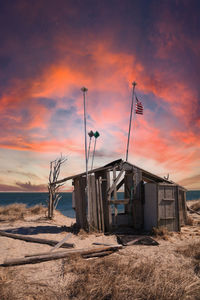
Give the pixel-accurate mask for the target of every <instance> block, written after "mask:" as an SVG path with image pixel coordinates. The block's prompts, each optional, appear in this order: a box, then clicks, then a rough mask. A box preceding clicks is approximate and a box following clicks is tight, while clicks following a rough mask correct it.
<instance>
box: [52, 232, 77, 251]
mask: <svg viewBox="0 0 200 300" xmlns="http://www.w3.org/2000/svg"><path fill="white" fill-rule="evenodd" d="M71 236H72V234H71V232H70V233H68V234H67V235H66V237H64V239H63V240H61V241H60V242H59V243H57V244H56V245H55V246H54V247H53V248H52V249H51V250H50V252H52V251H54V250H56V249H58V248H60V247H62V245H63V244H64V243H65V242H66V241H67V240H68V239H69V238H70V237H71Z"/></svg>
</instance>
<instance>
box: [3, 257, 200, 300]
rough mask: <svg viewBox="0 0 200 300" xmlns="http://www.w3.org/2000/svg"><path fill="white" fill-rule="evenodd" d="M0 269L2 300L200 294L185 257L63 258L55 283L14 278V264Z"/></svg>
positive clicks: (163, 298) (148, 299) (168, 299)
mask: <svg viewBox="0 0 200 300" xmlns="http://www.w3.org/2000/svg"><path fill="white" fill-rule="evenodd" d="M192 255H193V254H192ZM1 271H2V270H1V269H0V299H2V300H4V299H6V300H11V299H12V300H18V299H30V300H32V299H41V300H46V299H52V300H54V299H59V300H67V299H74V300H75V299H76V300H85V299H88V300H96V299H98V300H109V299H110V300H111V299H113V300H121V299H125V300H126V299H128V300H129V299H130V300H132V299H138V300H139V299H140V300H154V299H159V300H174V299H176V300H179V299H181V300H186V299H190V300H195V299H199V295H200V279H199V278H198V276H197V275H196V274H195V272H194V266H193V265H192V264H189V263H188V262H186V261H185V260H184V259H183V260H182V262H181V263H180V261H179V262H177V263H174V262H172V261H170V260H169V261H167V260H166V259H165V260H163V261H162V260H160V259H156V258H155V257H154V258H150V257H148V258H147V257H146V258H143V259H142V258H141V259H139V260H138V259H136V258H135V257H134V256H131V255H130V256H128V257H125V258H124V256H121V255H118V254H113V255H111V256H109V257H105V258H101V259H93V260H83V259H82V258H80V257H76V258H73V259H65V260H63V268H62V272H61V271H60V272H61V273H62V274H61V273H60V277H57V280H56V282H55V285H54V286H53V285H52V283H51V281H48V282H46V283H42V282H37V283H35V282H31V281H27V279H25V277H23V276H21V277H19V278H17V276H18V275H17V276H16V274H17V271H18V269H17V268H14V269H13V268H11V269H6V270H5V271H6V272H7V273H5V275H4V276H3V275H1ZM55 276H56V274H55ZM11 287H12V288H11ZM16 291H17V292H16Z"/></svg>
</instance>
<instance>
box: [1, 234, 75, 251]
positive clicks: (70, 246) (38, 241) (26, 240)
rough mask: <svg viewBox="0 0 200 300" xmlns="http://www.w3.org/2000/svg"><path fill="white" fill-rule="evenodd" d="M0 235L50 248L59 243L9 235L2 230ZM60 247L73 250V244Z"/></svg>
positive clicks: (20, 235)
mask: <svg viewBox="0 0 200 300" xmlns="http://www.w3.org/2000/svg"><path fill="white" fill-rule="evenodd" d="M0 235H1V236H5V237H8V238H12V239H16V240H22V241H25V242H30V243H38V244H47V245H50V246H55V245H57V244H58V243H59V242H58V241H55V240H47V239H42V238H35V237H30V236H24V235H22V234H14V233H9V232H5V231H2V230H0ZM61 247H62V248H73V247H74V244H70V243H64V244H62V245H61Z"/></svg>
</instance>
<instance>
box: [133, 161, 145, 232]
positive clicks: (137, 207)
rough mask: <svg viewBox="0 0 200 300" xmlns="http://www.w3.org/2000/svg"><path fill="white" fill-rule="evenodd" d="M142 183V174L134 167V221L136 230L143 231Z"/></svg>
mask: <svg viewBox="0 0 200 300" xmlns="http://www.w3.org/2000/svg"><path fill="white" fill-rule="evenodd" d="M141 182H142V172H141V170H139V169H137V168H135V167H134V196H133V221H134V228H135V229H141V228H142V226H143V209H142V201H141Z"/></svg>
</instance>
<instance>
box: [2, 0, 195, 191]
mask: <svg viewBox="0 0 200 300" xmlns="http://www.w3.org/2000/svg"><path fill="white" fill-rule="evenodd" d="M199 13H200V1H198V0H196V1H195V0H169V1H159V0H123V1H120V0H90V1H88V0H81V1H78V0H71V1H68V0H56V1H53V0H40V1H35V0H29V1H27V0H15V1H13V0H2V1H0V41H1V44H0V102H1V104H0V120H1V121H0V122H1V131H0V170H1V172H0V191H45V190H46V186H47V182H48V174H49V162H50V161H51V160H54V159H55V158H57V157H59V155H60V153H62V154H63V155H66V156H67V158H68V159H67V162H66V163H65V165H64V166H63V169H62V172H61V176H60V178H62V177H64V176H69V175H72V174H76V173H78V172H82V171H84V169H85V161H84V127H83V96H82V93H81V90H80V89H81V87H82V86H86V87H87V88H88V93H87V110H88V116H87V122H88V131H89V130H91V129H92V130H93V131H96V130H98V131H99V132H100V137H99V138H98V141H97V153H96V159H95V163H94V165H95V167H98V166H102V165H104V164H106V163H108V162H110V161H112V160H115V159H118V158H122V159H125V151H126V143H127V131H128V122H129V112H130V105H131V93H132V85H131V83H132V81H134V80H135V81H136V82H137V86H136V93H137V97H138V99H139V100H140V101H141V102H142V103H143V106H144V115H143V116H141V115H137V116H136V118H135V119H134V122H133V123H132V133H131V141H130V154H129V161H130V162H131V163H133V164H135V165H137V166H139V167H141V168H143V169H146V170H148V171H150V172H152V173H155V174H157V175H159V176H162V177H163V176H166V175H167V174H168V173H169V179H171V180H173V181H175V182H178V183H180V184H181V185H183V186H185V187H186V188H188V189H200V17H199ZM65 189H66V190H70V189H71V184H70V183H69V184H68V185H66V186H65Z"/></svg>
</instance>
